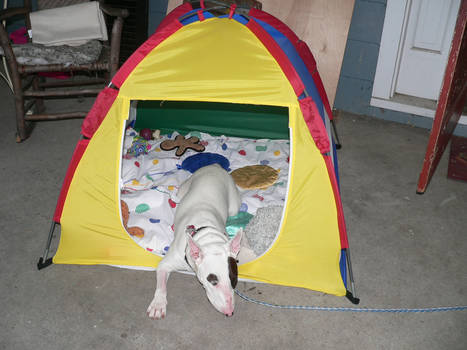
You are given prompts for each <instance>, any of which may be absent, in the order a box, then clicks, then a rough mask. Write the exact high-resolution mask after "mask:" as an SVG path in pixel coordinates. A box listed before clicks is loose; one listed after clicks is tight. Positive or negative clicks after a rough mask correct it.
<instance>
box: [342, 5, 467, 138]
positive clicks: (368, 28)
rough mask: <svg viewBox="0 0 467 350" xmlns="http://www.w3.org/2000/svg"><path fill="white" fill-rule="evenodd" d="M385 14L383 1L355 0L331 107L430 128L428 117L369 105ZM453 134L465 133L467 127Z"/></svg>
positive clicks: (462, 127)
mask: <svg viewBox="0 0 467 350" xmlns="http://www.w3.org/2000/svg"><path fill="white" fill-rule="evenodd" d="M385 13H386V0H355V7H354V10H353V14H352V21H351V23H350V28H349V34H348V37H347V44H346V47H345V53H344V58H343V61H342V68H341V72H340V77H339V82H338V85H337V91H336V97H335V100H334V108H335V109H337V110H342V111H346V112H350V113H354V114H361V115H367V116H371V117H376V118H380V119H385V120H391V121H395V122H399V123H404V124H410V125H414V126H418V127H423V128H427V129H431V126H432V123H433V119H431V118H426V117H421V116H417V115H414V114H408V113H402V112H397V111H393V110H389V109H384V108H379V107H373V106H370V99H371V92H372V90H373V80H374V78H375V72H376V64H377V62H378V54H379V47H380V43H381V34H382V32H383V24H384V15H385ZM455 134H457V135H462V136H467V126H465V125H458V126H457V128H456V130H455Z"/></svg>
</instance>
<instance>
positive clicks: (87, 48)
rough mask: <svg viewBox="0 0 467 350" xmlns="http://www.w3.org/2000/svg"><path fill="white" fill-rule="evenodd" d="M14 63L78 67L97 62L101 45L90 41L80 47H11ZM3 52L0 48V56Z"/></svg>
mask: <svg viewBox="0 0 467 350" xmlns="http://www.w3.org/2000/svg"><path fill="white" fill-rule="evenodd" d="M11 46H12V48H13V52H14V53H15V56H16V61H18V63H19V64H23V65H46V64H65V65H73V66H74V65H80V64H87V63H94V62H96V61H97V60H98V58H99V56H100V54H101V51H102V43H101V42H100V41H99V40H90V41H88V42H87V43H85V44H83V45H80V46H68V45H60V46H44V45H41V44H33V43H27V44H20V45H14V44H13V45H11ZM1 54H3V50H2V49H1V48H0V55H1Z"/></svg>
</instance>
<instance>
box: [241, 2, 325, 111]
mask: <svg viewBox="0 0 467 350" xmlns="http://www.w3.org/2000/svg"><path fill="white" fill-rule="evenodd" d="M249 15H250V16H251V17H254V18H257V19H259V20H261V21H263V22H266V23H267V24H269V25H270V26H272V27H274V28H275V29H277V30H278V31H279V32H281V33H282V34H284V35H285V36H286V37H287V39H289V41H290V42H291V43H292V44H293V45H294V46H295V49H296V50H297V52H298V54H299V56H300V57H301V58H302V60H303V62H304V63H305V65H306V67H307V69H308V71H309V72H310V74H311V76H312V78H313V80H314V82H315V84H316V88H317V89H318V92H319V95H320V97H321V100H322V101H323V104H324V108H325V109H326V112H327V113H328V117H329V119H332V110H331V106H330V104H329V99H328V96H327V94H326V90H325V89H324V85H323V81H322V80H321V76H320V75H319V72H318V70H317V68H316V60H315V58H314V57H313V54H312V53H311V50H310V48H309V47H308V45H307V43H305V42H304V41H302V40H300V39H299V38H298V36H297V35H296V34H295V33H294V32H293V31H292V29H290V28H289V27H288V26H287V25H286V24H285V23H284V22H282V21H281V20H280V19H278V18H276V17H274V16H273V15H270V14H269V13H266V12H264V11H261V10H258V9H256V8H252V9H251V10H250V12H249Z"/></svg>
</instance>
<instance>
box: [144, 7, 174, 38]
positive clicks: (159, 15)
mask: <svg viewBox="0 0 467 350" xmlns="http://www.w3.org/2000/svg"><path fill="white" fill-rule="evenodd" d="M168 3H169V0H149V14H148V36H151V35H152V33H154V32H155V31H156V28H157V26H158V25H159V23H161V21H162V20H163V19H164V17H165V15H166V12H167V5H168Z"/></svg>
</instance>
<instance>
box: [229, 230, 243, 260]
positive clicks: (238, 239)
mask: <svg viewBox="0 0 467 350" xmlns="http://www.w3.org/2000/svg"><path fill="white" fill-rule="evenodd" d="M242 238H243V229H240V230H238V232H237V234H236V235H235V237H234V238H232V239H231V240H230V241H229V242H228V245H229V252H230V254H231V255H232V256H233V257H237V255H238V252H239V251H240V248H241V247H242V244H241V243H242Z"/></svg>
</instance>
